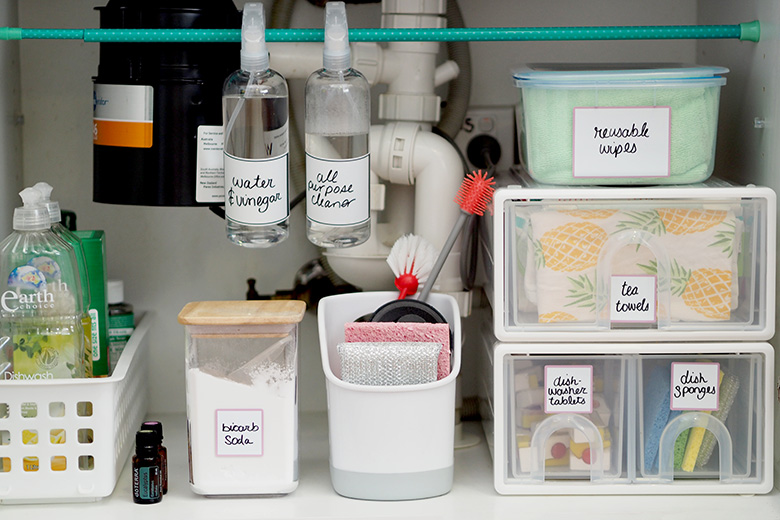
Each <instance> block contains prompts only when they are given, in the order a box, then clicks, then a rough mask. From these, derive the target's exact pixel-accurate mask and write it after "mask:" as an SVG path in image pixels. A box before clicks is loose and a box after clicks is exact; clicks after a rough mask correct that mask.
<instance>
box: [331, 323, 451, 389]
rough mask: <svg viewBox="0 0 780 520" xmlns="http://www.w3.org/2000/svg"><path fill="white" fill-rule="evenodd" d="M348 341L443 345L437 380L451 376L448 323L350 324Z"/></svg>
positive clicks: (345, 338) (345, 339)
mask: <svg viewBox="0 0 780 520" xmlns="http://www.w3.org/2000/svg"><path fill="white" fill-rule="evenodd" d="M344 341H345V342H347V343H355V342H369V343H376V342H385V343H387V342H402V343H407V342H433V343H439V344H440V345H441V351H440V352H439V357H438V368H437V372H436V375H437V378H438V379H443V378H445V377H447V375H449V373H450V326H449V325H448V324H446V323H412V322H350V323H345V324H344Z"/></svg>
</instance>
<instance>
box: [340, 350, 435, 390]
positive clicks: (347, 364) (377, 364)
mask: <svg viewBox="0 0 780 520" xmlns="http://www.w3.org/2000/svg"><path fill="white" fill-rule="evenodd" d="M336 349H337V350H338V353H339V357H340V358H341V379H342V380H343V381H345V382H347V383H353V384H356V385H370V386H397V385H419V384H423V383H432V382H434V381H436V365H437V358H438V357H439V351H440V350H441V345H440V344H439V343H418V342H411V341H410V342H404V343H339V344H338V345H337V347H336Z"/></svg>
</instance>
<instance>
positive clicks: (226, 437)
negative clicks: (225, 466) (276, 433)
mask: <svg viewBox="0 0 780 520" xmlns="http://www.w3.org/2000/svg"><path fill="white" fill-rule="evenodd" d="M216 419H217V422H216V429H217V431H216V433H217V456H218V457H236V456H239V457H259V456H262V455H263V410H217V417H216Z"/></svg>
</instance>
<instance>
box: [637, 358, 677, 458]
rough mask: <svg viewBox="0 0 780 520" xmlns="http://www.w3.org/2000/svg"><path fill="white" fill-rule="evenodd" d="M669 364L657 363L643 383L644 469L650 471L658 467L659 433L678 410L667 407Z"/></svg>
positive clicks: (669, 376)
mask: <svg viewBox="0 0 780 520" xmlns="http://www.w3.org/2000/svg"><path fill="white" fill-rule="evenodd" d="M669 369H670V365H668V364H666V365H659V366H657V367H655V368H654V369H653V370H652V372H650V377H648V378H647V380H646V381H645V385H644V395H643V403H644V418H643V419H644V421H643V425H644V441H645V445H644V450H645V471H647V472H652V471H654V470H655V469H656V468H657V467H658V447H659V446H660V444H661V433H663V431H664V428H666V425H667V424H668V423H669V421H671V420H672V419H674V418H675V417H677V416H678V415H679V414H680V412H679V411H672V410H670V409H669V404H670V401H669V400H670V386H671V384H672V380H671V372H670V370H669Z"/></svg>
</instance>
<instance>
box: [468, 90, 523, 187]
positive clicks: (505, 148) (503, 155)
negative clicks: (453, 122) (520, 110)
mask: <svg viewBox="0 0 780 520" xmlns="http://www.w3.org/2000/svg"><path fill="white" fill-rule="evenodd" d="M455 143H456V144H457V145H458V148H460V150H461V152H463V155H464V157H466V160H467V161H468V165H469V169H470V170H477V169H480V168H481V169H485V162H484V159H483V152H484V151H485V150H488V153H489V154H490V157H491V160H492V161H493V162H494V164H495V165H496V170H497V171H499V172H502V171H507V170H509V168H510V167H512V166H513V165H514V163H515V147H516V138H515V107H514V106H513V105H509V106H507V105H502V106H475V107H469V109H468V111H467V112H466V117H465V118H464V119H463V125H462V126H461V129H460V132H458V135H457V136H456V137H455Z"/></svg>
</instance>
